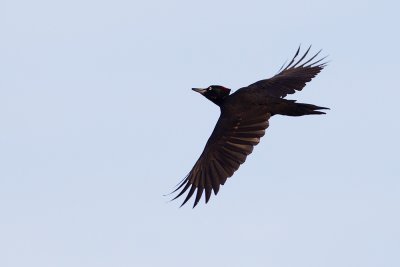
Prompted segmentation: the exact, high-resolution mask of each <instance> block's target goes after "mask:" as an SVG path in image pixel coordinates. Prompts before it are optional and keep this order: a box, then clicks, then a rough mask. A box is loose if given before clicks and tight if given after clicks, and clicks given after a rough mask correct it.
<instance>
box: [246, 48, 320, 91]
mask: <svg viewBox="0 0 400 267" xmlns="http://www.w3.org/2000/svg"><path fill="white" fill-rule="evenodd" d="M310 48H311V46H310V47H309V48H308V49H307V51H306V52H305V53H304V55H303V56H301V58H300V59H297V57H298V56H299V53H300V47H299V48H298V49H297V52H296V54H295V55H294V57H293V59H292V60H291V61H290V62H289V64H287V65H286V64H284V65H283V66H282V67H281V69H280V70H279V73H278V74H276V75H275V76H273V77H272V78H270V79H265V80H261V81H258V82H255V83H253V84H251V85H249V86H247V87H245V88H243V89H245V90H258V89H264V90H265V93H266V94H268V95H269V96H273V97H280V98H284V97H285V96H287V95H288V94H293V93H295V92H296V91H301V90H302V89H303V88H304V86H305V85H306V83H307V82H309V81H311V79H312V78H314V77H315V76H316V75H317V74H318V73H319V72H320V71H321V70H322V69H323V68H324V67H325V66H326V62H322V61H323V60H324V59H325V58H326V57H323V58H321V59H319V60H315V59H316V57H317V56H318V55H319V53H320V52H321V50H320V51H319V52H318V53H316V54H315V55H314V56H312V57H311V58H310V59H308V60H306V57H307V55H308V52H309V51H310ZM321 62H322V63H321ZM285 65H286V66H285Z"/></svg>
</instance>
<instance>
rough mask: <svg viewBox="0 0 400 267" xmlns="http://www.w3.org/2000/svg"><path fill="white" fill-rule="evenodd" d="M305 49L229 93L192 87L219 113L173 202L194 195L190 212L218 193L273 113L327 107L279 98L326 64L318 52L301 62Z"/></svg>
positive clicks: (301, 85) (298, 113)
mask: <svg viewBox="0 0 400 267" xmlns="http://www.w3.org/2000/svg"><path fill="white" fill-rule="evenodd" d="M310 48H311V46H310V47H309V48H308V49H307V50H306V52H305V53H304V54H303V55H302V56H301V57H300V58H299V59H298V56H299V53H300V47H299V48H298V49H297V52H296V53H295V55H294V57H293V58H292V60H291V61H290V62H289V63H288V64H286V63H285V64H283V66H282V67H281V69H280V70H279V71H278V74H276V75H275V76H273V77H272V78H270V79H265V80H261V81H258V82H255V83H253V84H251V85H249V86H247V87H243V88H240V89H238V90H237V91H235V92H234V93H232V94H230V92H231V90H230V89H228V88H226V87H224V86H221V85H211V86H209V87H207V88H204V89H200V88H192V89H193V90H194V91H196V92H198V93H200V94H202V95H203V96H204V97H206V98H207V99H208V100H210V101H211V102H213V103H214V104H216V105H218V106H219V107H220V110H221V114H220V117H219V119H218V121H217V124H216V125H215V128H214V130H213V132H212V134H211V136H210V138H209V139H208V141H207V143H206V145H205V147H204V150H203V152H202V153H201V155H200V157H199V159H198V160H197V162H196V163H195V165H194V166H193V168H192V170H191V171H190V172H189V174H188V175H187V176H186V177H185V178H184V179H183V180H182V181H181V182H180V184H178V186H177V188H176V189H175V190H174V191H173V192H172V193H174V192H177V191H178V190H180V192H179V193H178V195H177V196H175V197H174V198H173V200H174V199H176V198H178V197H180V196H182V195H183V194H184V193H185V192H187V190H189V191H188V193H187V195H186V198H185V200H184V201H183V203H182V205H181V206H183V205H184V204H185V203H186V202H187V201H188V200H189V199H190V198H191V197H192V196H193V195H194V194H195V193H196V196H195V200H194V204H193V208H194V207H195V206H196V205H197V204H198V203H199V201H200V199H201V196H202V195H203V193H205V203H207V202H208V201H209V199H210V197H211V193H212V191H214V194H215V195H217V193H218V191H219V189H220V185H223V184H225V182H226V180H227V178H228V177H231V176H232V175H233V173H234V172H235V171H236V170H237V169H238V168H239V166H240V165H241V164H243V163H244V162H245V160H246V157H247V156H248V155H249V154H250V153H251V152H252V151H253V148H254V146H255V145H257V144H258V143H259V142H260V138H261V137H262V136H264V134H265V130H266V129H267V128H268V125H269V123H268V120H269V118H270V117H272V116H274V115H277V114H279V115H286V116H303V115H311V114H325V113H324V112H322V111H320V110H325V109H328V108H325V107H319V106H315V105H311V104H303V103H296V101H295V100H287V99H284V98H285V97H286V96H287V95H288V94H293V93H295V92H296V91H301V90H302V89H303V88H304V86H305V85H306V83H307V82H309V81H311V79H312V78H314V77H315V76H316V75H317V74H318V73H319V72H320V71H321V70H322V69H323V68H324V67H325V66H326V64H327V63H326V62H323V60H324V59H325V58H326V57H324V58H321V59H319V60H316V58H317V56H318V55H319V54H320V52H321V50H320V51H319V52H318V53H316V54H315V55H314V56H312V57H311V58H309V59H308V60H306V57H307V55H308V53H309V51H310Z"/></svg>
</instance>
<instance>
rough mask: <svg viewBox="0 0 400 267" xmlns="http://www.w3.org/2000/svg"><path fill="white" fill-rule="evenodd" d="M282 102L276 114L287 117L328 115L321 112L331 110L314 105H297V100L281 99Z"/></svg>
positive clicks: (277, 107) (277, 106)
mask: <svg viewBox="0 0 400 267" xmlns="http://www.w3.org/2000/svg"><path fill="white" fill-rule="evenodd" d="M281 100H282V101H281V102H280V103H279V104H278V105H276V108H275V109H276V110H275V112H274V114H280V115H286V116H304V115H320V114H326V113H325V112H323V111H320V110H324V109H325V110H329V108H325V107H319V106H316V105H312V104H305V103H296V101H295V100H286V99H281Z"/></svg>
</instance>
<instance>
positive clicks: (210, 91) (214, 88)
mask: <svg viewBox="0 0 400 267" xmlns="http://www.w3.org/2000/svg"><path fill="white" fill-rule="evenodd" d="M192 90H193V91H195V92H197V93H200V94H202V95H203V96H204V97H206V98H207V99H208V100H210V101H211V102H213V103H215V104H217V105H220V104H221V103H222V102H223V100H224V99H225V98H226V97H227V96H228V95H229V94H230V92H231V89H228V88H226V87H223V86H221V85H210V86H209V87H207V88H192Z"/></svg>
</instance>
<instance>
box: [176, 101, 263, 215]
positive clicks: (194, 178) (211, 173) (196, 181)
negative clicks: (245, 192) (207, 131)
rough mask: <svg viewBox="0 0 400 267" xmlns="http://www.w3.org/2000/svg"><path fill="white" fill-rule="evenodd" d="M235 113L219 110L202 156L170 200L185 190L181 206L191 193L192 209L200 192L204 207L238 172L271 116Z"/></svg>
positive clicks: (252, 111)
mask: <svg viewBox="0 0 400 267" xmlns="http://www.w3.org/2000/svg"><path fill="white" fill-rule="evenodd" d="M236 113H237V111H236V112H235V114H233V112H229V111H226V110H222V112H221V115H220V117H219V119H218V122H217V124H216V125H215V128H214V131H213V132H212V134H211V136H210V138H209V139H208V141H207V144H206V146H205V148H204V150H203V153H202V154H201V155H200V158H199V159H198V160H197V162H196V164H195V165H194V166H193V168H192V170H191V171H190V172H189V174H188V175H187V176H186V177H185V179H183V181H182V182H181V183H180V185H179V186H178V188H177V189H175V191H174V192H176V191H178V190H181V191H180V192H179V194H178V195H177V196H176V197H175V198H174V199H176V198H178V197H180V196H181V195H183V194H184V193H185V192H186V191H187V190H189V192H188V193H187V196H186V198H185V200H184V201H183V203H182V205H181V206H183V205H184V204H185V203H186V202H187V201H188V200H189V199H190V198H191V197H192V196H193V194H194V193H195V192H196V198H195V201H194V205H193V208H194V207H195V206H196V205H197V203H198V202H199V200H200V198H201V196H202V194H203V192H205V202H206V203H207V202H208V200H209V199H210V196H211V193H212V191H214V194H215V195H217V193H218V191H219V188H220V185H223V184H224V183H225V182H226V179H227V178H228V177H231V176H232V175H233V173H234V172H235V171H236V170H237V169H239V166H240V165H241V164H242V163H243V162H245V160H246V157H247V155H249V154H250V153H251V152H252V151H253V147H254V146H255V145H257V144H258V143H259V142H260V138H261V137H262V136H263V135H264V134H265V129H266V128H267V127H268V119H269V117H270V116H271V115H270V114H269V113H267V112H266V111H265V110H262V108H259V109H257V110H256V109H254V110H246V111H243V112H239V113H238V114H236Z"/></svg>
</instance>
